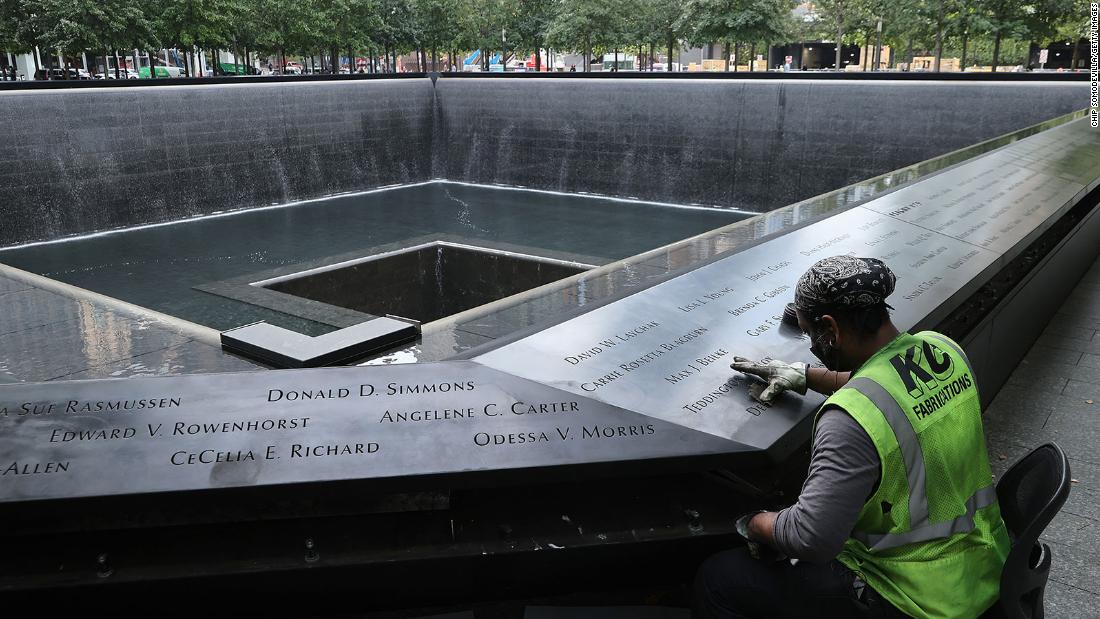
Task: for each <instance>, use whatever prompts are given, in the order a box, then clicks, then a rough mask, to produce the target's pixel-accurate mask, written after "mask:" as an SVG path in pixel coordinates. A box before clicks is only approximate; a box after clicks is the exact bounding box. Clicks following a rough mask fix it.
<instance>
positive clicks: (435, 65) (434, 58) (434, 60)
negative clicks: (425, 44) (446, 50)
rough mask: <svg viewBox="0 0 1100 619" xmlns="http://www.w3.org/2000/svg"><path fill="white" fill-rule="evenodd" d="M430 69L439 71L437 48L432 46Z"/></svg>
mask: <svg viewBox="0 0 1100 619" xmlns="http://www.w3.org/2000/svg"><path fill="white" fill-rule="evenodd" d="M432 71H439V50H437V49H436V47H435V46H434V45H433V46H432Z"/></svg>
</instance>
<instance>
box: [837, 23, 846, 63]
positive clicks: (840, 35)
mask: <svg viewBox="0 0 1100 619" xmlns="http://www.w3.org/2000/svg"><path fill="white" fill-rule="evenodd" d="M843 49H844V25H843V24H840V23H837V25H836V70H837V71H842V70H843V69H842V68H841V59H840V55H841V50H843Z"/></svg>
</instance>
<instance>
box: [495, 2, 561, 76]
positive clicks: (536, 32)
mask: <svg viewBox="0 0 1100 619" xmlns="http://www.w3.org/2000/svg"><path fill="white" fill-rule="evenodd" d="M552 18H553V3H552V1H551V0H514V2H513V3H512V11H511V14H510V15H509V16H508V24H507V25H506V26H505V27H506V28H507V30H508V31H509V32H511V33H512V35H511V36H510V37H508V39H509V41H510V42H511V47H512V49H514V50H516V51H517V52H523V53H529V52H534V54H535V70H536V71H541V70H542V55H541V54H540V53H539V52H540V50H542V48H543V47H544V46H545V45H546V34H547V30H548V29H549V28H550V22H551V20H552Z"/></svg>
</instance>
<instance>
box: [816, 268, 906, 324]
mask: <svg viewBox="0 0 1100 619" xmlns="http://www.w3.org/2000/svg"><path fill="white" fill-rule="evenodd" d="M896 281H897V278H896V277H894V272H893V271H891V270H890V267H888V266H886V264H885V263H883V262H882V261H881V260H878V259H876V258H856V257H855V256H831V257H829V258H823V259H821V260H818V261H817V262H816V263H814V265H813V266H812V267H810V270H809V271H806V272H805V273H804V274H803V275H802V277H801V278H799V280H798V285H797V286H796V287H795V291H794V305H795V308H796V309H798V310H800V311H803V312H806V313H809V314H813V313H814V310H816V309H818V308H841V309H861V308H865V307H871V306H874V305H879V304H883V303H885V302H886V297H888V296H890V293H892V292H894V283H895V282H896ZM887 307H889V306H887Z"/></svg>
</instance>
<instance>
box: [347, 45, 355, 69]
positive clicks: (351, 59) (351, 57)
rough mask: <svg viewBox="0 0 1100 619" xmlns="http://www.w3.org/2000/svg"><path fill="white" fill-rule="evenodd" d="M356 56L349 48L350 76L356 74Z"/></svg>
mask: <svg viewBox="0 0 1100 619" xmlns="http://www.w3.org/2000/svg"><path fill="white" fill-rule="evenodd" d="M356 68H357V67H356V66H355V54H354V53H352V49H351V48H350V47H349V48H348V75H351V74H353V73H355V69H356Z"/></svg>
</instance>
